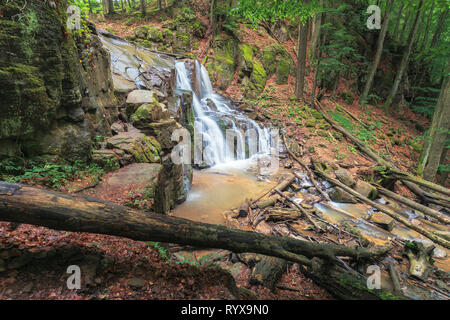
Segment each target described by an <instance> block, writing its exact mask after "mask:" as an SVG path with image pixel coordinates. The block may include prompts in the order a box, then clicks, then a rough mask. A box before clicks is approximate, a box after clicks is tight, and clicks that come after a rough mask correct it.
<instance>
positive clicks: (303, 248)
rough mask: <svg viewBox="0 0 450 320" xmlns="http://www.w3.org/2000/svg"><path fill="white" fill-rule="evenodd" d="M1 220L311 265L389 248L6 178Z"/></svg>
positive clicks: (1, 187)
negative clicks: (255, 228) (156, 209)
mask: <svg viewBox="0 0 450 320" xmlns="http://www.w3.org/2000/svg"><path fill="white" fill-rule="evenodd" d="M0 221H9V222H17V223H27V224H34V225H38V226H44V227H48V228H52V229H56V230H65V231H72V232H90V233H100V234H107V235H113V236H119V237H126V238H130V239H133V240H137V241H157V242H168V243H177V244H182V245H191V246H194V247H199V248H218V249H226V250H230V251H232V252H235V253H241V252H255V253H260V254H264V255H268V256H274V257H278V258H282V259H285V260H288V261H292V262H297V263H299V264H304V265H310V264H311V261H310V259H311V258H313V257H319V258H321V259H324V260H326V261H330V262H336V256H347V257H352V258H361V259H367V258H371V257H374V256H380V255H383V254H385V253H386V252H387V251H388V250H389V247H374V248H361V247H346V246H342V245H331V244H318V243H311V242H307V241H301V240H296V239H292V238H284V237H274V236H266V235H263V234H259V233H255V232H250V231H243V230H237V229H232V228H227V227H225V226H220V225H211V224H206V223H199V222H193V221H189V220H186V219H182V218H177V217H172V216H167V215H161V214H155V213H151V212H146V211H141V210H136V209H132V208H128V207H124V206H120V205H117V204H114V203H111V202H106V201H102V200H99V199H94V198H91V197H86V196H76V195H72V194H62V193H58V192H53V191H48V190H43V189H39V188H35V187H30V186H26V185H21V184H15V183H7V182H0Z"/></svg>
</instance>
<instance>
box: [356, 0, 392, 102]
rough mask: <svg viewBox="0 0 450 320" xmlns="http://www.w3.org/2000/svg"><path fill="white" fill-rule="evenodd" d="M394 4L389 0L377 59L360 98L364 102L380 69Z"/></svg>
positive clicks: (378, 44) (379, 38) (379, 37)
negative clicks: (379, 65)
mask: <svg viewBox="0 0 450 320" xmlns="http://www.w3.org/2000/svg"><path fill="white" fill-rule="evenodd" d="M392 5H393V1H392V0H387V3H386V13H385V15H384V19H383V26H382V28H381V31H380V35H379V36H378V43H377V52H376V54H375V60H374V61H373V64H372V67H371V69H370V72H369V78H368V79H367V82H366V85H365V87H364V91H363V93H362V95H361V98H360V100H361V102H362V103H363V104H365V103H366V100H367V96H368V95H369V91H370V89H371V88H372V83H373V78H374V77H375V73H376V72H377V69H378V64H379V63H380V60H381V54H382V53H383V47H384V39H385V37H386V33H387V30H388V27H389V18H390V13H391V8H392Z"/></svg>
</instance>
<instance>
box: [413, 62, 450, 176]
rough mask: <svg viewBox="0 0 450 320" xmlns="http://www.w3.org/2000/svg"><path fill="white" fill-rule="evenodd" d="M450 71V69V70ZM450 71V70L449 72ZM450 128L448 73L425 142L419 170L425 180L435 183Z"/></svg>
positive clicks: (449, 79)
mask: <svg viewBox="0 0 450 320" xmlns="http://www.w3.org/2000/svg"><path fill="white" fill-rule="evenodd" d="M449 69H450V68H449ZM449 71H450V70H449ZM449 128H450V77H449V76H448V72H447V74H446V76H445V80H444V83H443V84H442V89H441V92H440V95H439V100H438V103H437V105H436V108H435V111H434V114H433V120H432V122H431V128H430V133H429V135H428V137H427V139H426V140H425V142H424V146H423V150H422V155H421V159H420V163H419V170H420V171H421V172H423V177H424V179H426V180H428V181H433V180H434V177H435V176H436V173H437V170H438V167H439V164H440V162H441V156H442V152H443V150H444V148H445V147H446V140H447V136H448V130H449Z"/></svg>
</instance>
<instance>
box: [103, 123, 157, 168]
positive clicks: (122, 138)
mask: <svg viewBox="0 0 450 320" xmlns="http://www.w3.org/2000/svg"><path fill="white" fill-rule="evenodd" d="M106 147H107V148H109V149H111V150H114V152H115V154H117V155H118V156H119V157H123V156H124V154H128V155H131V156H132V157H133V160H134V162H137V163H153V162H159V161H160V157H159V153H160V152H161V145H160V144H159V142H158V141H157V140H156V139H155V138H154V137H152V136H146V135H144V134H142V133H141V132H139V131H138V130H136V129H134V130H131V131H129V132H121V133H119V134H118V135H116V136H113V137H110V138H108V139H107V140H106ZM116 150H122V151H123V153H124V154H123V153H122V154H120V153H118V152H117V151H116ZM97 153H98V152H97Z"/></svg>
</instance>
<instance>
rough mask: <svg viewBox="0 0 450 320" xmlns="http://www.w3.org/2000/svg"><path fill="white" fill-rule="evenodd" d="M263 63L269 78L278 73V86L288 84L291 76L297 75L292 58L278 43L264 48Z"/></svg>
mask: <svg viewBox="0 0 450 320" xmlns="http://www.w3.org/2000/svg"><path fill="white" fill-rule="evenodd" d="M261 62H262V64H263V66H264V68H265V69H266V71H267V75H268V76H269V77H270V76H271V75H273V74H274V73H276V76H277V77H276V82H277V83H278V84H286V83H287V80H288V78H289V75H290V74H291V75H294V74H295V66H294V61H293V60H292V57H291V56H290V55H289V53H288V52H287V51H286V49H285V48H284V47H283V46H282V45H280V44H278V43H276V44H273V45H271V46H267V47H265V48H263V51H262V55H261Z"/></svg>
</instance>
